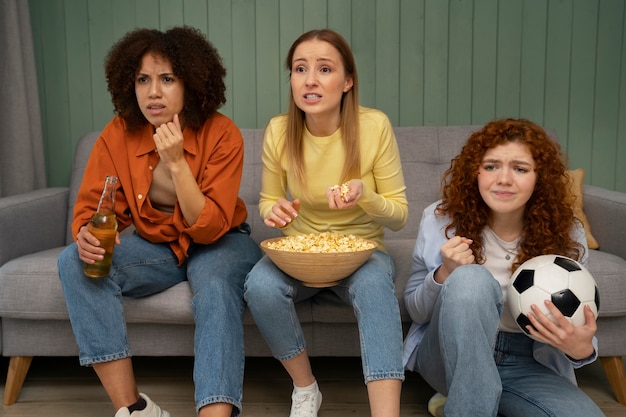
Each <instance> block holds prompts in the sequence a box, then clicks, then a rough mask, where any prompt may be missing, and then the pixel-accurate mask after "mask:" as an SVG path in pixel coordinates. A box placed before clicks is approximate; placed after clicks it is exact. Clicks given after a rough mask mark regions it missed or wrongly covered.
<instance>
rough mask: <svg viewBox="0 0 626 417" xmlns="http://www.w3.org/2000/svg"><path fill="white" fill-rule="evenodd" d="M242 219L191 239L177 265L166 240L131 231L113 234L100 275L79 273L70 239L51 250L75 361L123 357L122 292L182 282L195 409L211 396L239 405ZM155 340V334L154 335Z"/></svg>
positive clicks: (245, 267)
mask: <svg viewBox="0 0 626 417" xmlns="http://www.w3.org/2000/svg"><path fill="white" fill-rule="evenodd" d="M260 256H261V253H260V249H259V248H258V246H257V244H256V243H255V242H254V241H253V240H252V239H250V237H249V228H248V226H247V225H245V224H244V225H242V227H241V228H235V229H233V230H231V231H230V232H228V233H227V234H225V235H224V236H223V237H222V238H220V240H219V241H218V242H216V243H214V244H211V245H198V244H192V246H191V247H190V248H189V258H188V259H187V261H186V262H185V263H184V264H183V265H181V266H177V259H176V256H175V255H174V253H173V252H172V251H171V249H170V247H169V245H168V244H155V243H151V242H149V241H147V240H145V239H143V238H142V237H140V236H139V235H137V234H136V233H135V234H133V235H129V236H122V237H121V244H120V245H119V246H116V248H115V251H114V253H113V264H112V266H111V272H110V274H109V276H108V277H106V278H101V279H92V278H87V277H86V276H85V275H83V271H82V261H81V260H80V259H79V258H78V251H77V248H76V244H72V245H70V246H68V247H67V248H66V249H65V250H64V251H63V252H62V253H61V255H60V256H59V261H58V263H59V275H60V278H61V284H62V286H63V291H64V294H65V300H66V303H67V308H68V311H69V315H70V321H71V323H72V328H73V331H74V335H75V337H76V342H77V344H78V347H79V351H80V353H79V359H80V363H81V364H82V365H91V364H94V363H98V362H107V361H111V360H115V359H121V358H126V357H130V356H131V352H130V346H129V343H128V338H127V332H126V325H125V318H124V308H123V303H122V297H123V296H126V297H134V298H139V297H145V296H149V295H151V294H156V293H158V292H161V291H164V290H166V289H167V288H170V287H171V286H173V285H175V284H177V283H179V282H182V281H185V280H188V281H189V284H190V286H191V290H192V292H193V299H192V306H191V307H192V310H193V314H194V319H195V323H196V327H195V340H194V343H195V363H194V382H195V387H196V394H195V398H196V407H197V408H198V409H199V408H200V407H202V406H204V405H207V404H212V403H216V402H226V403H229V404H233V405H234V406H235V407H236V409H235V412H234V415H237V414H238V413H239V411H240V410H241V401H242V385H243V370H244V345H243V311H244V308H245V304H244V301H243V283H244V279H245V276H246V274H247V273H248V271H249V270H250V269H251V268H252V266H253V265H254V264H255V263H256V261H257V260H258V259H259V258H260ZM154 342H155V343H158V342H159V341H158V340H155V341H154Z"/></svg>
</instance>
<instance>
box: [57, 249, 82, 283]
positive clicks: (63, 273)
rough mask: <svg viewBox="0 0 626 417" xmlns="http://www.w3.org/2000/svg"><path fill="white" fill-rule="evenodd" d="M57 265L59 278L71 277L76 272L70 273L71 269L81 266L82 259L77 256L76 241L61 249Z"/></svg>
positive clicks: (74, 269)
mask: <svg viewBox="0 0 626 417" xmlns="http://www.w3.org/2000/svg"><path fill="white" fill-rule="evenodd" d="M57 266H58V268H59V277H60V278H61V280H67V279H71V278H73V277H74V275H76V274H74V273H72V271H76V270H78V269H80V268H82V261H81V260H80V258H79V256H78V248H77V247H76V243H72V244H71V245H69V246H66V247H65V249H63V251H62V252H61V254H60V255H59V258H58V259H57Z"/></svg>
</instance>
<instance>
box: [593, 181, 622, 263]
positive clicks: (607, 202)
mask: <svg viewBox="0 0 626 417" xmlns="http://www.w3.org/2000/svg"><path fill="white" fill-rule="evenodd" d="M583 201H584V210H585V214H586V216H587V219H588V220H589V225H590V227H591V233H592V234H593V236H594V237H595V238H596V240H597V241H598V243H599V244H600V248H599V249H600V250H601V251H603V252H608V253H612V254H613V255H617V256H620V257H622V258H623V259H626V239H625V236H626V222H625V220H626V193H622V192H619V191H612V190H608V189H606V188H601V187H597V186H593V185H585V186H584V188H583Z"/></svg>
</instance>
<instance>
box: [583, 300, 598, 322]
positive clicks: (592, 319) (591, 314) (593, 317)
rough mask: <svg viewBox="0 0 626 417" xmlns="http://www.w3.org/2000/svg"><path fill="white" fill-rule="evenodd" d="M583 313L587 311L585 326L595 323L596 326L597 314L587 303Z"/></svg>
mask: <svg viewBox="0 0 626 417" xmlns="http://www.w3.org/2000/svg"><path fill="white" fill-rule="evenodd" d="M583 313H585V326H590V325H593V326H594V327H595V326H596V315H595V313H594V312H593V310H592V309H591V307H589V306H588V305H585V307H584V308H583Z"/></svg>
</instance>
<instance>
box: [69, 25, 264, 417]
mask: <svg viewBox="0 0 626 417" xmlns="http://www.w3.org/2000/svg"><path fill="white" fill-rule="evenodd" d="M105 72H106V78H107V83H108V89H109V92H110V93H111V98H112V101H113V106H114V109H115V113H116V116H115V117H114V118H113V119H112V120H111V121H110V122H109V123H108V124H107V125H106V126H105V127H104V129H103V130H102V132H101V133H100V136H99V137H98V139H97V140H96V142H95V144H94V147H93V149H92V151H91V155H90V157H89V161H88V162H87V166H86V168H85V174H84V176H83V180H82V183H81V186H80V189H79V191H78V195H77V199H76V204H75V206H74V219H73V222H72V233H73V236H74V240H75V243H73V244H71V245H69V246H68V247H67V248H66V249H65V250H64V251H63V252H62V253H61V255H60V257H59V261H58V264H59V276H60V278H61V283H62V285H63V292H64V295H65V300H66V304H67V307H68V311H69V315H70V321H71V324H72V329H73V331H74V336H75V337H76V342H77V344H78V347H79V350H80V353H79V360H80V363H81V364H82V365H85V366H92V367H93V368H94V370H95V372H96V374H97V375H98V377H99V378H100V381H101V382H102V385H103V386H104V389H105V390H106V392H107V394H108V395H109V397H110V398H111V401H112V402H113V405H114V407H115V408H116V409H117V413H116V414H115V416H116V417H169V413H168V412H167V411H165V410H162V409H161V408H160V407H159V406H158V405H157V404H156V403H154V402H153V401H152V400H151V399H150V398H149V397H148V396H146V395H145V394H143V393H141V394H140V393H139V391H138V388H137V383H136V381H135V378H134V375H133V368H132V363H131V350H130V345H129V342H128V335H127V332H126V321H125V317H124V302H123V297H122V296H124V297H132V298H140V297H146V296H149V295H152V294H156V293H158V292H161V291H164V290H166V289H167V288H170V287H173V286H174V285H177V284H179V283H181V282H183V281H187V282H188V283H189V289H190V290H191V292H192V293H193V300H192V305H191V306H190V307H191V310H192V312H193V316H194V320H195V340H194V351H195V363H194V382H195V387H196V408H197V410H198V416H200V417H209V416H213V417H218V416H220V417H230V416H236V415H238V414H239V412H240V410H241V401H242V386H243V369H244V345H243V311H244V300H243V282H244V279H245V276H246V274H247V273H248V271H249V270H250V269H251V268H252V266H253V265H254V264H255V263H256V261H257V260H258V259H259V258H260V256H261V253H260V250H259V248H258V246H257V244H256V243H255V242H254V241H253V240H252V239H251V238H250V236H249V235H250V228H249V226H248V225H247V224H246V223H245V221H246V216H247V210H246V206H245V204H244V202H243V201H242V200H241V199H240V198H239V197H238V192H239V184H240V181H241V176H242V171H243V153H244V152H243V138H242V136H241V132H240V131H239V129H238V128H237V126H236V125H235V123H233V121H232V120H230V119H229V118H228V117H226V116H224V115H222V114H220V113H219V112H218V111H217V109H218V108H219V107H220V106H221V105H222V104H223V103H224V102H225V96H224V92H225V89H226V88H225V84H224V76H225V75H226V70H225V69H224V67H223V66H222V63H221V59H220V56H219V55H218V53H217V51H216V50H215V48H214V47H213V46H212V45H211V43H209V41H208V40H207V39H206V38H205V37H204V35H202V34H201V33H200V32H199V31H198V30H196V29H192V28H189V27H175V28H172V29H170V30H168V31H166V32H161V31H158V30H154V29H137V30H134V31H132V32H129V33H128V34H126V35H125V36H124V37H123V38H122V39H121V40H119V41H118V42H117V43H116V44H115V45H113V47H112V48H111V51H110V52H109V55H108V57H107V60H106V63H105ZM107 175H114V176H116V177H118V179H119V180H118V189H117V192H116V198H115V215H116V217H117V221H118V224H119V229H118V230H119V231H121V230H123V229H125V228H127V227H128V226H134V228H135V231H134V233H132V234H126V235H124V236H121V237H120V236H119V234H118V235H117V236H116V243H117V245H116V246H117V247H116V249H115V250H114V252H113V256H112V259H113V261H112V265H111V270H110V272H109V274H108V276H106V277H104V278H100V279H93V278H89V277H87V276H85V275H84V274H83V268H82V265H83V263H87V264H93V263H94V262H95V261H99V260H102V259H103V255H104V252H105V251H104V249H103V248H101V247H100V242H99V241H98V239H97V238H96V236H94V235H93V234H92V233H90V232H89V230H88V229H87V226H86V225H87V223H88V222H89V220H90V218H91V215H92V214H93V213H94V211H95V210H96V208H97V206H98V200H99V196H100V192H101V191H102V187H103V184H104V179H105V177H106V176H107ZM164 308H167V306H164ZM161 342H162V341H161V340H159V339H155V340H147V341H145V343H154V344H159V343H161Z"/></svg>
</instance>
